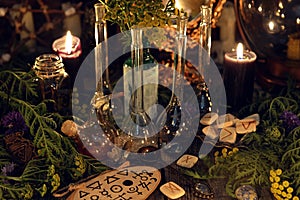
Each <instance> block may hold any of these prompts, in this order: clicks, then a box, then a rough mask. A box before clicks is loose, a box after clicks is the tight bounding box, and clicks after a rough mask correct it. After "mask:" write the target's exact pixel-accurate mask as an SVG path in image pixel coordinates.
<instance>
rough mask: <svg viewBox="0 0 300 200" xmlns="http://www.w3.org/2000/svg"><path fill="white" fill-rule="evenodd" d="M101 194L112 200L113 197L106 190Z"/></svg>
mask: <svg viewBox="0 0 300 200" xmlns="http://www.w3.org/2000/svg"><path fill="white" fill-rule="evenodd" d="M100 194H102V196H106V197H109V198H112V196H111V195H110V194H109V192H108V191H107V190H106V189H103V190H102V191H101V192H100Z"/></svg>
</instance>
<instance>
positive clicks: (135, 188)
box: [127, 186, 143, 195]
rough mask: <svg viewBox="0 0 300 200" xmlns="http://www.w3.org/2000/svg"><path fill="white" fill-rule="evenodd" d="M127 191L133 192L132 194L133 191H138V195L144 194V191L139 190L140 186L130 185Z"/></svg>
mask: <svg viewBox="0 0 300 200" xmlns="http://www.w3.org/2000/svg"><path fill="white" fill-rule="evenodd" d="M127 192H128V193H131V194H132V193H137V194H138V195H143V193H142V192H140V191H139V187H138V186H135V187H130V188H129V190H128V191H127Z"/></svg>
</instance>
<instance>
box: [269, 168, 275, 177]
mask: <svg viewBox="0 0 300 200" xmlns="http://www.w3.org/2000/svg"><path fill="white" fill-rule="evenodd" d="M270 175H271V176H272V177H276V172H275V171H274V170H272V169H271V170H270Z"/></svg>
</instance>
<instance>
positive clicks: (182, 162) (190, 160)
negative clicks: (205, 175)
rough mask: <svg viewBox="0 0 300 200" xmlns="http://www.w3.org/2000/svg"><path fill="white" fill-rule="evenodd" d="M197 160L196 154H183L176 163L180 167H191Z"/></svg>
mask: <svg viewBox="0 0 300 200" xmlns="http://www.w3.org/2000/svg"><path fill="white" fill-rule="evenodd" d="M197 161H198V157H197V156H193V155H189V154H184V155H183V156H181V157H180V158H179V159H178V160H177V162H176V164H177V165H178V166H181V167H185V168H192V167H194V165H195V164H196V163H197Z"/></svg>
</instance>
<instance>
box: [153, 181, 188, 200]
mask: <svg viewBox="0 0 300 200" xmlns="http://www.w3.org/2000/svg"><path fill="white" fill-rule="evenodd" d="M159 189H160V191H161V192H162V193H163V194H164V195H165V196H167V197H168V198H169V199H178V198H180V197H182V196H183V195H184V194H185V190H184V189H183V188H182V187H180V186H179V185H177V184H176V183H174V182H173V181H170V182H167V183H165V184H163V185H162V186H161V187H160V188H159Z"/></svg>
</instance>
